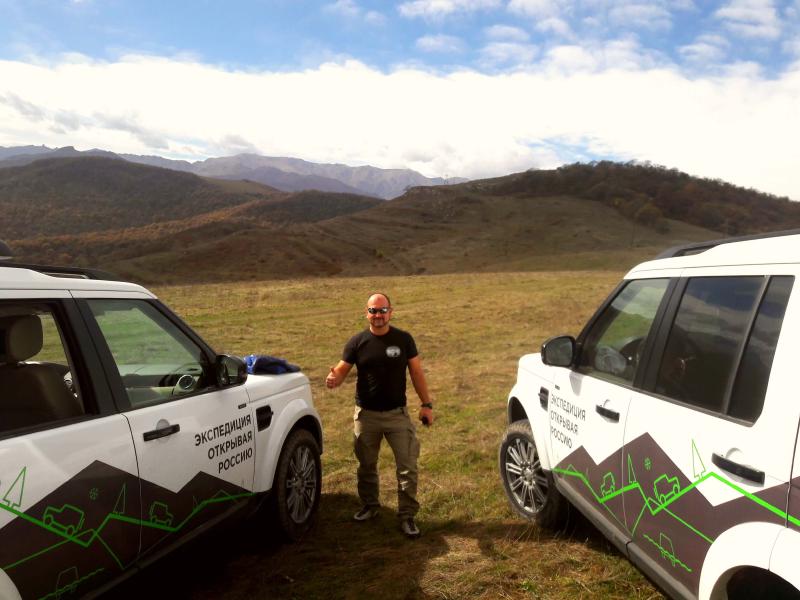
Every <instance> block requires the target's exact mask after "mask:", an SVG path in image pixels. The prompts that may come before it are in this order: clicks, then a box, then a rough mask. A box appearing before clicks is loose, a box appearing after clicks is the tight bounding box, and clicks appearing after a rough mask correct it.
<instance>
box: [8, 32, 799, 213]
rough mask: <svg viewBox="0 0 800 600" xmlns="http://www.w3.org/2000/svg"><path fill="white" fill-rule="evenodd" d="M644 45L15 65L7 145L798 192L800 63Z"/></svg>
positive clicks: (10, 69) (10, 78)
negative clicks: (700, 58)
mask: <svg viewBox="0 0 800 600" xmlns="http://www.w3.org/2000/svg"><path fill="white" fill-rule="evenodd" d="M640 51H641V48H639V47H637V46H636V43H635V42H633V41H631V40H619V41H616V42H614V43H608V44H603V45H600V46H596V47H592V46H589V47H586V48H581V47H578V46H561V47H559V48H557V49H553V50H551V51H550V52H549V53H547V54H545V55H544V56H543V57H542V58H541V60H542V61H543V62H542V63H541V66H539V67H536V69H535V70H534V69H529V70H526V71H524V72H521V71H519V72H515V73H513V74H509V73H501V74H496V75H487V74H480V73H477V72H469V71H461V72H456V73H451V74H447V75H442V74H434V73H428V72H423V71H422V70H419V69H414V68H408V69H403V70H396V71H393V72H390V73H385V72H381V71H378V70H375V69H372V68H369V67H367V66H365V65H363V64H361V63H358V62H355V61H349V62H344V63H339V64H333V63H329V64H324V65H321V66H318V67H315V68H310V69H307V70H304V71H298V72H286V73H275V72H251V71H248V72H240V71H230V70H225V69H223V68H220V67H218V66H212V65H206V64H201V63H198V62H191V61H177V60H171V59H163V58H155V57H142V56H127V57H123V58H121V59H119V60H118V61H116V62H109V63H106V62H96V61H95V62H87V61H76V62H72V61H69V60H64V61H54V62H51V63H49V64H30V63H26V62H21V61H8V60H6V61H0V145H3V146H9V145H19V144H26V143H33V144H47V145H49V146H64V145H69V144H72V145H75V146H76V147H78V148H80V149H88V148H93V147H100V148H106V149H109V150H113V151H117V152H132V153H136V154H148V153H150V154H152V153H158V154H162V155H167V156H171V157H173V158H175V157H182V158H190V159H191V158H195V159H200V158H205V157H207V156H213V155H219V154H221V153H227V152H236V151H241V149H246V150H247V151H255V150H257V151H258V152H260V153H262V154H265V155H275V156H296V157H299V158H305V159H308V160H312V161H319V162H342V163H346V164H352V165H358V164H373V165H376V166H380V167H410V168H414V169H417V170H419V171H421V172H423V173H424V174H426V175H438V176H441V175H444V174H445V173H446V174H448V175H450V176H465V177H483V176H494V175H502V174H506V173H510V172H512V171H519V170H523V169H526V168H528V167H531V166H534V165H536V166H539V167H554V166H557V165H558V164H560V163H563V162H573V161H574V160H577V159H579V158H583V157H585V156H586V155H587V154H589V153H590V152H602V153H604V154H605V155H606V156H608V155H611V156H618V157H623V158H630V159H638V160H651V161H653V162H654V163H657V164H663V165H666V166H668V167H675V168H678V169H681V170H684V171H687V172H689V173H691V174H696V175H701V176H704V177H712V178H717V177H718V178H721V179H723V180H726V181H730V182H732V183H736V184H739V185H744V186H751V187H754V188H756V189H760V190H764V191H767V192H772V193H776V194H785V195H789V196H790V197H793V198H795V199H798V200H800V174H798V170H797V160H796V151H795V148H794V143H795V140H796V139H799V138H800V120H799V119H797V106H798V95H799V94H800V92H799V91H798V90H800V65H798V66H796V67H794V70H791V69H790V70H786V71H785V72H783V73H781V74H777V75H773V76H770V78H769V79H765V78H763V77H762V76H761V74H760V73H759V72H758V70H754V68H753V66H752V65H750V64H746V63H743V64H740V65H737V67H736V68H735V69H731V70H730V71H728V72H722V73H721V74H720V73H717V74H716V75H715V76H714V77H713V78H703V77H699V76H693V77H686V76H683V75H681V74H680V73H679V72H678V71H677V70H676V68H675V67H671V68H666V67H661V66H658V62H657V57H653V56H649V55H646V54H645V55H644V57H640V58H638V59H635V58H634V55H635V54H637V53H638V52H640ZM619 60H623V61H625V62H627V65H628V66H627V68H625V69H620V68H619V64H618V63H617V61H619ZM581 63H582V64H583V65H584V68H583V69H582V70H581V69H577V70H576V68H575V67H576V65H580V64H581ZM556 66H558V67H559V68H556ZM334 90H335V93H333V91H334ZM321 95H324V96H325V102H324V103H321V102H320V101H319V98H320V96H321ZM161 146H166V149H164V150H162V149H161ZM573 146H574V147H573Z"/></svg>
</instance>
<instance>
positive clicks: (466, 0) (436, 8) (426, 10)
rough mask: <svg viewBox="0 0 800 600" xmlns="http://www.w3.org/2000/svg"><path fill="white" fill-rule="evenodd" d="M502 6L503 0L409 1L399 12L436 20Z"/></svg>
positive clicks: (403, 4)
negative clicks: (460, 13) (454, 14)
mask: <svg viewBox="0 0 800 600" xmlns="http://www.w3.org/2000/svg"><path fill="white" fill-rule="evenodd" d="M500 6H501V0H409V1H407V2H402V3H401V4H400V5H399V6H398V7H397V10H398V11H399V12H400V14H401V15H402V16H404V17H424V18H426V19H436V18H440V17H445V16H447V15H450V14H453V13H459V12H465V13H468V12H475V11H477V10H491V9H495V8H498V7H500Z"/></svg>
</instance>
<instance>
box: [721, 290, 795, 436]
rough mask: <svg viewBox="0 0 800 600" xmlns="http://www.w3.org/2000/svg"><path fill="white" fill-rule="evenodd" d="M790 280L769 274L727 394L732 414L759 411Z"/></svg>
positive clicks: (749, 416)
mask: <svg viewBox="0 0 800 600" xmlns="http://www.w3.org/2000/svg"><path fill="white" fill-rule="evenodd" d="M793 284H794V277H773V278H772V279H771V280H770V282H769V286H768V287H767V291H766V293H765V294H764V299H763V300H762V301H761V305H760V306H759V308H758V315H757V316H756V320H755V323H754V324H753V330H752V331H751V332H750V338H749V339H748V341H747V346H745V350H744V354H743V356H742V362H741V366H740V367H739V373H738V374H737V376H736V385H735V386H734V388H733V393H732V394H731V400H730V404H729V408H728V414H729V415H730V416H732V417H736V418H738V419H743V420H745V421H750V422H754V421H755V420H756V419H758V416H759V415H760V414H761V409H762V408H763V406H764V396H765V395H766V393H767V384H768V383H769V374H770V371H771V370H772V359H773V358H774V357H775V347H776V346H777V345H778V336H779V335H780V332H781V325H782V324H783V315H784V313H785V312H786V304H787V303H788V302H789V295H790V294H791V292H792V285H793Z"/></svg>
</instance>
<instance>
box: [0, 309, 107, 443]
mask: <svg viewBox="0 0 800 600" xmlns="http://www.w3.org/2000/svg"><path fill="white" fill-rule="evenodd" d="M0 390H2V392H0V434H5V433H6V432H10V431H12V430H16V429H22V428H28V427H35V426H40V425H45V424H49V423H57V422H59V421H63V420H67V419H73V418H75V417H80V416H83V415H85V414H87V413H95V412H96V411H95V410H93V409H90V410H87V409H86V406H85V403H84V396H83V394H82V392H81V386H80V384H79V382H78V376H77V373H76V370H75V369H74V368H73V362H72V359H71V358H70V354H69V350H68V347H67V344H66V343H65V338H64V335H63V327H62V324H61V322H60V317H59V316H58V312H57V309H56V305H51V304H48V303H38V302H37V303H28V302H3V303H0Z"/></svg>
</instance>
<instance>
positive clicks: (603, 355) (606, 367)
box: [594, 346, 628, 377]
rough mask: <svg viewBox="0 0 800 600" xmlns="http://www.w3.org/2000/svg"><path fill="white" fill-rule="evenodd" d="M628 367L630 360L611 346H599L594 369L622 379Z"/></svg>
mask: <svg viewBox="0 0 800 600" xmlns="http://www.w3.org/2000/svg"><path fill="white" fill-rule="evenodd" d="M627 366H628V360H627V359H626V358H625V357H624V356H623V355H622V354H621V353H620V352H618V351H616V350H614V348H612V347H611V346H598V347H597V350H596V351H595V354H594V368H595V369H597V370H598V371H601V372H603V373H609V374H611V375H616V376H618V377H621V376H622V375H623V374H624V373H625V369H626V368H627Z"/></svg>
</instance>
